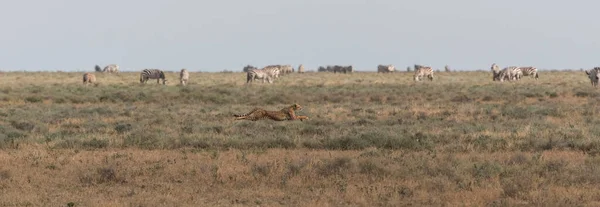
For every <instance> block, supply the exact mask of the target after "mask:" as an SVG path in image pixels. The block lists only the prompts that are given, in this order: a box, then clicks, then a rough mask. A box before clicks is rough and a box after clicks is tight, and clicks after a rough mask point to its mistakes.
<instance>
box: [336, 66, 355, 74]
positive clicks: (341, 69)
mask: <svg viewBox="0 0 600 207" xmlns="http://www.w3.org/2000/svg"><path fill="white" fill-rule="evenodd" d="M353 70H354V69H353V68H352V65H349V66H340V65H334V66H333V73H344V74H345V73H352V71H353Z"/></svg>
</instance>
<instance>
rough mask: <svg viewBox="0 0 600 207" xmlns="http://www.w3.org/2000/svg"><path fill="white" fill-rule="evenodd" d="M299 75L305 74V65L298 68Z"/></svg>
mask: <svg viewBox="0 0 600 207" xmlns="http://www.w3.org/2000/svg"><path fill="white" fill-rule="evenodd" d="M298 73H304V65H302V64H300V65H299V66H298Z"/></svg>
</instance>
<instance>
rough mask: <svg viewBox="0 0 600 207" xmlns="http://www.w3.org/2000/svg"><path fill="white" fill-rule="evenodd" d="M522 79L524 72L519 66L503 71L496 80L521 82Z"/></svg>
mask: <svg viewBox="0 0 600 207" xmlns="http://www.w3.org/2000/svg"><path fill="white" fill-rule="evenodd" d="M521 77H523V72H522V71H521V68H519V67H517V66H509V67H506V68H504V69H502V70H501V71H500V72H499V73H498V75H497V77H495V78H496V79H497V80H499V81H500V82H504V80H509V81H513V80H520V79H521Z"/></svg>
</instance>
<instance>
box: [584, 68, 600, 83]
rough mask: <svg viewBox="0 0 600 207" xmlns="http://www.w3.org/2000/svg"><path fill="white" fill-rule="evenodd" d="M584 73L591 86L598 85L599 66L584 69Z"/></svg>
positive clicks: (599, 76)
mask: <svg viewBox="0 0 600 207" xmlns="http://www.w3.org/2000/svg"><path fill="white" fill-rule="evenodd" d="M585 74H587V76H588V78H589V79H590V82H591V83H592V86H593V87H598V80H599V79H600V67H594V69H591V70H589V71H588V70H586V71H585Z"/></svg>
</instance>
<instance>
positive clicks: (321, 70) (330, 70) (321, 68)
mask: <svg viewBox="0 0 600 207" xmlns="http://www.w3.org/2000/svg"><path fill="white" fill-rule="evenodd" d="M317 71H318V72H333V66H330V65H328V66H327V67H323V66H319V69H318V70H317Z"/></svg>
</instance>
